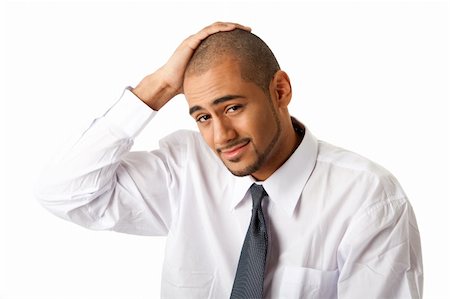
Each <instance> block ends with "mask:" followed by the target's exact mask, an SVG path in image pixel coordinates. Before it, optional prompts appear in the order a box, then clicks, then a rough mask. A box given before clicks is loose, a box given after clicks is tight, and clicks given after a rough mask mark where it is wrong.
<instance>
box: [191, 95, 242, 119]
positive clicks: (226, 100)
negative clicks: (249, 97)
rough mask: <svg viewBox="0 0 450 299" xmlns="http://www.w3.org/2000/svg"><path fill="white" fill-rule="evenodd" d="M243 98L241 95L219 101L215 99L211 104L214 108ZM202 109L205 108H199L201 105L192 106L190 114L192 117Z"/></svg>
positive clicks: (225, 97)
mask: <svg viewBox="0 0 450 299" xmlns="http://www.w3.org/2000/svg"><path fill="white" fill-rule="evenodd" d="M242 97H243V96H240V95H226V96H223V97H220V98H218V99H215V100H214V101H212V103H211V104H212V105H213V106H216V105H219V104H221V103H224V102H228V101H231V100H234V99H237V98H242ZM202 109H204V108H203V107H202V106H199V105H195V106H192V107H191V108H189V114H190V115H192V114H194V113H195V112H197V111H199V110H202Z"/></svg>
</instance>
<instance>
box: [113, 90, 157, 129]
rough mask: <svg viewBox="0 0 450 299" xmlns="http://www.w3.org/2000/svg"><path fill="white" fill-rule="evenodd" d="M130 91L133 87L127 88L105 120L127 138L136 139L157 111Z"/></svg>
mask: <svg viewBox="0 0 450 299" xmlns="http://www.w3.org/2000/svg"><path fill="white" fill-rule="evenodd" d="M130 89H131V87H127V88H125V90H124V91H123V93H122V96H121V97H120V99H119V100H118V101H117V102H116V103H115V104H114V105H113V106H112V107H111V108H110V109H109V110H108V111H107V112H106V113H105V115H104V118H106V119H108V121H109V122H111V123H112V124H113V125H114V126H115V127H117V128H119V129H120V130H121V131H122V132H124V133H125V134H126V135H127V136H129V137H131V138H134V137H136V136H137V135H138V134H139V133H140V132H141V130H142V129H143V128H144V127H145V126H146V125H147V123H148V122H149V121H150V120H152V119H153V117H154V116H155V115H156V113H157V111H155V110H153V109H151V108H150V107H149V106H147V105H146V104H145V103H144V102H142V101H141V100H140V99H139V98H138V97H137V96H136V95H135V94H134V93H132V92H131V90H130Z"/></svg>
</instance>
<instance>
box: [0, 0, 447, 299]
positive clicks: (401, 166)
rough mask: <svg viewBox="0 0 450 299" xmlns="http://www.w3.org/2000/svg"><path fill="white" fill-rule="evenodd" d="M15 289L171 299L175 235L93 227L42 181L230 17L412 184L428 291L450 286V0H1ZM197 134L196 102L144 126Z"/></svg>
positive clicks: (2, 214)
mask: <svg viewBox="0 0 450 299" xmlns="http://www.w3.org/2000/svg"><path fill="white" fill-rule="evenodd" d="M0 17H1V18H2V22H3V24H2V28H3V29H6V30H4V31H3V32H2V33H3V34H4V36H3V39H2V41H1V43H0V45H1V46H0V47H1V48H2V50H3V51H4V54H5V55H4V56H3V58H4V60H3V61H2V64H3V65H2V66H1V69H2V80H1V83H2V86H3V89H2V90H1V92H2V93H1V94H0V95H1V105H2V106H1V129H2V135H1V136H0V138H1V140H0V144H1V145H0V146H1V150H2V153H1V159H2V161H1V175H2V176H4V177H3V178H2V179H1V180H0V183H1V184H2V186H0V187H1V189H0V191H1V193H0V204H1V205H0V221H1V222H0V224H1V226H0V254H1V256H0V257H1V259H0V273H1V274H0V298H2V299H13V298H14V299H16V298H17V299H19V298H21V299H22V298H33V299H37V298H42V299H44V298H45V299H68V298H71V299H75V298H77V299H91V298H92V299H103V298H105V299H114V298H121V299H135V298H157V297H159V283H160V272H161V265H162V259H163V253H164V238H151V237H138V236H130V235H124V234H118V233H113V232H94V231H89V230H86V229H84V228H81V227H78V226H76V225H74V224H71V223H68V222H65V221H63V220H60V219H59V218H56V217H54V216H52V215H51V214H49V213H48V212H47V211H46V210H44V209H43V208H41V207H40V206H39V204H38V203H37V201H36V200H35V199H34V197H33V185H34V184H35V181H36V178H37V175H38V173H39V172H40V171H41V170H42V168H43V167H44V165H45V163H46V161H48V160H49V159H51V158H52V157H53V155H54V154H55V151H56V150H57V148H58V147H60V146H61V145H62V144H64V143H65V142H67V141H68V140H69V139H71V136H74V134H78V133H81V130H83V129H84V128H85V127H86V126H87V125H88V124H89V123H90V121H91V120H92V119H93V118H95V117H97V116H100V115H101V114H103V112H104V111H105V110H106V109H107V108H108V107H109V106H110V105H111V104H112V103H113V102H114V101H115V100H116V99H117V98H118V97H119V96H120V94H121V92H122V90H123V88H124V87H125V86H127V85H135V84H137V83H138V82H139V80H140V79H141V78H142V77H143V76H144V75H146V74H148V73H149V72H151V71H153V70H155V69H156V68H157V67H159V66H160V65H161V64H162V63H163V62H165V61H166V59H167V58H168V57H169V56H170V54H171V53H172V51H173V50H174V49H175V47H176V46H177V45H178V44H179V42H181V40H182V39H184V38H185V37H187V35H189V34H192V33H194V32H196V31H198V30H199V29H201V28H202V27H204V26H205V25H208V24H209V23H211V22H213V21H216V20H232V21H236V22H240V23H243V24H245V25H249V26H251V27H252V28H253V32H254V33H256V34H257V35H259V36H260V37H261V38H263V39H264V40H265V41H266V42H267V43H268V44H269V46H270V47H271V48H272V50H273V51H274V53H275V55H276V56H277V57H278V59H279V62H280V64H281V67H282V68H283V69H284V70H285V71H287V72H288V74H289V75H290V77H291V81H292V85H293V90H294V98H293V101H292V104H291V114H293V115H295V116H297V117H298V118H300V119H301V120H302V121H303V122H305V123H306V124H307V126H308V127H309V128H310V129H311V131H312V132H313V133H314V134H315V135H316V136H317V137H319V138H320V139H323V140H326V141H329V142H331V143H334V144H336V145H339V146H342V147H345V148H348V149H351V150H353V151H356V152H358V153H360V154H362V155H364V156H366V157H369V158H370V159H372V160H374V161H376V162H378V163H380V164H381V165H383V166H384V167H386V168H387V169H389V170H390V171H391V172H393V173H394V175H395V176H396V177H397V178H398V179H399V180H400V182H401V183H402V186H403V187H404V189H405V190H406V192H407V194H408V195H409V198H410V201H411V203H412V205H413V207H414V209H415V212H416V216H417V221H418V224H419V228H420V232H421V236H422V247H423V259H424V267H425V292H424V293H425V298H450V292H449V287H448V286H449V277H450V276H449V269H450V264H449V257H448V255H449V252H450V248H449V218H450V215H449V199H450V196H449V195H450V194H449V185H450V176H449V136H450V132H449V116H450V115H449V53H450V49H449V5H448V3H447V2H442V1H441V2H420V1H414V2H408V1H400V2H398V1H376V2H374V1H360V2H355V1H353V2H337V1H335V2H318V1H314V2H299V1H297V3H294V2H275V1H271V2H261V1H251V2H242V1H240V2H234V1H227V2H216V1H214V2H204V3H200V2H178V3H174V2H167V1H166V2H159V3H156V2H149V1H147V2H144V1H139V2H129V3H126V2H125V1H122V2H114V3H112V2H106V1H100V2H94V1H89V2H67V1H61V2H26V1H22V2H12V1H11V2H7V3H3V7H2V8H1V15H0ZM178 128H192V129H195V126H194V122H193V121H192V120H191V119H190V118H189V116H188V113H187V105H186V103H185V100H184V98H183V97H178V98H177V99H175V100H174V101H172V102H171V103H170V104H169V105H168V106H167V107H165V108H164V109H163V110H162V111H161V112H160V113H159V114H158V115H157V117H156V119H155V120H154V122H152V124H151V125H150V126H149V127H147V128H146V129H145V130H144V131H143V133H142V134H141V135H140V136H139V137H138V139H137V140H136V143H135V149H151V148H152V147H155V146H156V145H157V142H156V141H157V140H158V139H159V138H160V137H162V136H164V135H166V134H167V133H169V132H172V131H174V130H176V129H178Z"/></svg>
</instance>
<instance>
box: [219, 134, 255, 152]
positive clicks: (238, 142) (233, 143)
mask: <svg viewBox="0 0 450 299" xmlns="http://www.w3.org/2000/svg"><path fill="white" fill-rule="evenodd" d="M250 141H251V139H250V138H248V137H247V138H241V139H236V140H232V141H230V142H229V143H228V144H226V145H224V146H222V147H218V148H216V151H217V152H218V153H219V154H220V153H221V152H222V151H224V150H227V149H230V148H233V147H235V146H237V145H244V144H247V143H249V142H250Z"/></svg>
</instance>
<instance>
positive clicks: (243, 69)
mask: <svg viewBox="0 0 450 299" xmlns="http://www.w3.org/2000/svg"><path fill="white" fill-rule="evenodd" d="M183 88H184V93H185V95H186V98H187V101H188V104H189V106H190V114H191V116H192V117H193V118H194V119H195V120H196V121H197V124H198V127H199V130H200V133H201V134H202V136H203V138H204V139H205V141H206V142H207V144H208V145H209V147H210V148H211V149H212V150H213V151H215V152H216V154H217V155H218V156H219V157H220V159H221V160H222V161H223V163H224V164H225V166H226V167H227V168H228V169H229V170H230V171H231V172H232V173H233V174H235V175H238V176H244V175H250V174H252V175H253V176H254V177H255V178H257V179H260V180H264V179H266V178H267V177H268V176H270V175H271V174H272V173H273V172H274V171H275V170H276V169H277V168H278V167H279V166H280V165H281V164H282V163H284V161H285V160H286V159H287V158H288V157H289V155H290V154H291V153H292V147H294V146H295V142H296V140H292V139H293V138H294V139H295V133H293V129H292V124H291V122H290V116H289V113H288V111H287V105H288V103H289V101H290V99H291V86H290V82H289V78H288V76H287V74H286V73H284V72H283V71H281V70H280V67H279V65H278V62H277V60H276V58H275V56H274V55H273V53H272V51H271V50H270V49H269V48H268V47H267V45H266V44H265V43H264V42H263V41H262V40H261V39H259V38H258V37H257V36H255V35H253V34H251V33H250V32H247V31H244V30H233V31H229V32H219V33H215V34H213V35H211V36H209V37H207V38H206V39H205V40H204V41H203V42H202V43H201V44H200V45H199V47H198V48H197V49H196V51H195V53H194V55H193V56H192V58H191V60H190V62H189V64H188V66H187V69H186V72H185V79H184V86H183ZM291 131H292V132H291Z"/></svg>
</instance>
